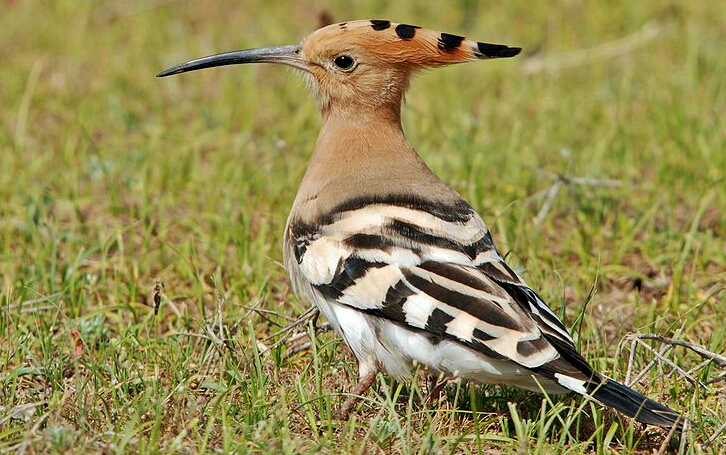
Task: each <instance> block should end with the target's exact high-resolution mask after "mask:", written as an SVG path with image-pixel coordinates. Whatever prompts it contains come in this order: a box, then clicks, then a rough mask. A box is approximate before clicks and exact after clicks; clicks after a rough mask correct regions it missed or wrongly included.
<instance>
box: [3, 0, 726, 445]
mask: <svg viewBox="0 0 726 455" xmlns="http://www.w3.org/2000/svg"><path fill="white" fill-rule="evenodd" d="M0 9H2V13H0V55H1V56H2V59H1V61H2V64H0V277H1V280H0V291H1V292H0V303H1V304H2V305H0V384H1V386H0V451H12V450H19V449H22V450H29V451H31V452H33V451H39V452H41V451H45V450H55V451H64V450H76V451H97V450H98V451H102V450H106V449H108V450H112V451H113V450H115V451H125V450H133V451H142V452H143V451H146V450H151V448H153V447H157V448H159V447H161V450H162V451H169V452H174V451H179V450H184V451H199V452H204V451H205V450H221V451H228V450H238V449H239V448H245V450H247V449H250V450H253V449H254V450H258V451H263V452H264V451H276V448H282V447H287V448H290V447H292V448H293V449H294V450H295V451H306V450H311V451H313V448H314V447H318V448H321V447H322V448H325V447H327V446H326V444H333V443H337V442H336V441H340V440H341V438H343V436H344V435H345V434H348V433H345V432H343V433H342V435H343V436H341V433H335V432H333V433H332V434H331V433H329V432H325V431H323V430H321V429H320V428H318V427H316V426H315V424H313V423H310V421H309V419H308V418H307V417H305V416H306V415H307V414H305V413H304V412H302V411H301V413H302V415H303V417H299V416H298V417H295V416H292V417H291V416H290V415H289V413H290V411H289V410H288V409H287V407H286V406H287V405H286V403H292V402H304V400H303V399H304V398H305V396H306V395H305V393H313V392H312V391H317V393H318V394H324V393H328V394H333V393H335V392H339V391H341V390H347V387H348V385H349V384H350V381H352V380H353V378H354V372H355V365H354V363H352V358H351V357H350V356H349V355H348V354H347V352H346V351H345V349H344V348H343V347H342V345H336V342H335V340H336V338H335V337H334V336H332V335H331V334H323V335H321V337H322V339H323V341H324V343H323V342H322V341H321V343H323V345H322V346H321V347H320V352H319V355H320V359H323V360H320V362H322V363H321V364H320V365H319V368H318V369H316V370H314V371H313V370H310V369H309V368H312V367H311V366H310V365H312V364H311V363H310V356H309V354H306V353H302V354H300V355H299V356H297V357H295V356H287V354H286V352H287V351H286V350H287V349H288V348H289V346H286V345H285V344H281V345H279V346H277V345H276V343H277V342H278V341H280V340H282V335H278V334H277V332H278V331H279V329H280V328H281V327H284V326H286V325H287V324H289V323H290V321H291V320H292V319H294V318H296V317H297V316H299V315H300V314H302V313H303V312H304V311H305V309H307V307H308V305H307V303H306V302H300V301H298V300H297V299H295V298H294V297H293V296H292V294H291V290H290V287H289V283H288V280H287V277H286V274H285V272H284V270H283V268H282V266H281V265H280V261H281V260H282V253H281V242H282V235H283V227H284V223H285V219H286V216H287V212H288V210H289V208H290V205H291V204H292V200H293V198H294V195H295V192H296V189H297V185H298V184H299V181H300V179H301V178H302V174H303V172H304V170H305V165H306V161H307V159H308V157H309V155H310V153H311V151H312V148H313V146H314V144H315V140H316V137H317V133H318V130H319V128H320V118H319V115H318V112H317V107H316V105H315V102H314V100H312V99H311V97H310V96H309V94H308V93H307V89H306V87H305V86H304V84H303V82H302V79H301V78H300V77H299V76H298V75H296V74H294V72H293V71H291V70H288V69H282V68H280V67H272V66H265V65H258V66H244V67H242V66H239V67H226V68H222V69H212V70H205V71H201V72H195V73H190V74H184V75H181V76H175V77H171V78H165V79H157V78H156V77H155V75H156V74H157V73H158V72H159V71H161V70H163V69H165V68H167V67H169V66H171V65H173V64H176V63H179V62H182V61H186V60H189V59H191V58H195V57H199V56H204V55H208V54H212V53H217V52H223V51H228V50H235V49H244V48H249V47H259V46H268V45H281V44H294V43H297V42H299V41H300V39H301V38H302V37H304V36H305V35H306V34H307V33H309V32H311V31H312V30H314V29H316V28H318V27H319V26H321V25H325V24H327V23H329V22H331V21H335V22H339V21H345V20H352V19H390V20H392V21H396V22H405V23H410V24H416V25H420V26H423V27H426V28H431V29H434V30H440V31H444V32H448V33H453V34H460V35H466V36H467V37H470V38H472V39H476V40H479V41H486V42H492V43H502V44H507V45H511V46H521V47H522V48H523V53H522V54H521V55H520V56H519V57H517V58H514V59H507V60H492V61H485V62H477V63H471V64H467V65H459V66H456V67H450V68H444V69H437V70H434V71H430V72H427V73H424V74H422V75H420V76H418V77H417V78H416V79H415V80H414V82H413V84H412V88H411V90H410V92H409V94H408V96H407V98H406V103H405V106H404V108H403V118H404V129H405V130H406V132H407V135H408V137H409V140H410V141H411V142H412V143H413V144H414V146H415V147H416V148H417V150H419V152H420V153H421V154H422V156H423V157H424V159H425V160H426V161H427V163H429V165H430V166H431V167H432V168H433V169H434V170H435V171H436V172H437V173H438V174H439V175H440V176H442V178H443V179H444V180H446V181H447V182H449V183H450V184H451V185H452V186H454V187H455V188H456V189H457V190H458V191H460V192H461V193H462V195H464V197H466V198H467V199H468V200H469V201H470V202H471V203H472V205H473V206H474V207H475V208H476V209H477V210H478V211H479V212H480V213H481V215H482V217H483V218H484V219H485V220H486V222H487V223H488V224H489V226H490V228H491V229H492V231H493V234H494V237H495V239H496V241H497V243H498V245H499V248H500V250H501V251H502V252H503V253H505V252H508V253H509V257H508V260H509V261H510V262H512V263H513V264H515V265H516V266H517V267H518V269H519V270H522V271H523V272H524V273H525V274H526V276H527V279H528V281H529V282H530V283H531V284H532V285H534V287H535V288H537V289H539V290H540V291H541V294H542V295H543V296H544V297H545V298H546V299H547V300H548V301H549V302H550V303H551V306H552V307H553V309H555V310H556V311H557V312H558V313H559V314H562V315H563V317H564V318H565V320H566V321H568V323H572V322H573V321H576V322H578V323H579V325H578V326H577V334H576V336H577V337H578V340H580V343H581V348H582V349H583V351H585V352H586V353H587V355H588V358H589V360H591V361H592V362H593V363H594V364H595V365H596V366H598V367H600V368H602V369H603V370H605V371H606V372H609V373H610V374H613V375H616V372H617V371H621V372H622V371H623V370H624V369H625V366H624V365H625V364H624V362H627V359H624V358H622V357H617V356H616V355H617V349H616V348H617V345H618V343H619V342H620V341H621V340H622V337H623V336H625V335H626V334H627V333H628V332H656V333H664V334H670V335H673V336H677V337H681V338H685V339H688V340H691V341H693V342H694V343H697V344H701V345H704V346H705V347H706V348H708V349H710V350H712V351H713V352H723V350H724V337H725V336H726V329H725V328H724V324H723V321H724V318H725V317H726V310H725V309H724V307H725V305H724V304H723V298H724V295H725V294H726V292H725V289H726V288H725V285H724V276H726V246H725V242H724V239H725V237H726V217H725V216H724V210H725V209H726V181H725V180H724V179H725V178H726V120H724V118H725V116H724V112H725V111H726V109H725V108H726V85H725V82H726V52H724V43H725V42H726V2H719V1H685V0H683V1H681V0H671V1H662V2H629V1H609V2H604V1H598V2H595V1H590V2H585V1H574V0H562V1H555V2H543V3H539V2H529V1H509V2H478V1H471V0H460V1H452V2H383V1H356V2H343V1H328V2H325V1H300V2H285V3H283V2H270V1H257V0H243V1H226V0H225V1H196V2H193V1H174V0H157V1H116V2H111V1H67V0H60V1H39V0H23V1H20V0H2V1H1V2H0ZM583 315H584V316H583ZM215 337H216V338H215ZM220 340H222V341H220ZM220 343H221V344H220ZM336 346H337V348H336ZM270 347H274V348H273V349H271V351H270V352H271V354H270V353H268V354H267V355H271V356H272V358H273V360H274V361H271V363H269V364H268V363H266V361H262V360H260V359H262V357H261V355H262V354H259V351H265V350H266V349H268V348H270ZM316 352H318V351H316ZM316 355H318V354H316ZM614 356H616V357H615V360H614V361H613V360H612V358H613V357H614ZM315 358H316V359H318V357H315ZM684 358H685V357H684ZM608 359H610V360H608ZM268 360H269V358H268ZM317 361H318V360H316V362H317ZM255 362H257V363H255ZM694 362H695V361H694ZM255 365H257V366H255ZM694 365H695V363H694ZM316 368H317V367H316ZM704 374H706V375H708V374H710V373H704ZM326 375H327V377H326ZM251 384H256V385H255V386H254V387H253V386H252V385H251ZM658 384H660V383H658ZM720 384H721V386H722V385H723V383H720ZM648 385H649V386H653V387H654V388H652V389H647V390H651V391H653V393H655V394H657V393H659V391H660V392H664V391H665V392H664V393H665V396H666V397H670V399H672V400H673V401H672V403H681V404H682V406H684V407H685V406H687V403H689V402H690V403H692V406H696V405H695V403H696V402H697V401H698V400H696V399H695V398H694V399H690V398H689V399H688V400H685V401H683V400H684V399H683V396H684V395H683V394H684V393H687V392H686V391H684V390H686V389H683V388H679V386H678V385H674V384H670V385H668V386H663V385H662V384H660V386H658V385H653V384H646V386H648ZM716 385H718V383H717V384H716ZM306 391H307V392H306ZM679 394H680V395H679ZM687 396H689V397H691V395H687ZM694 396H695V395H694ZM270 397H275V399H274V400H273V399H272V398H270ZM678 397H680V398H678ZM700 397H701V398H700V399H701V400H702V401H701V402H700V403H701V404H700V406H698V407H699V409H701V411H700V412H702V413H703V415H702V416H701V417H702V418H701V420H702V421H704V422H705V425H706V428H712V429H715V428H717V427H718V425H717V422H719V421H721V422H722V421H723V418H724V411H723V400H724V396H723V392H720V394H719V393H716V394H712V395H708V394H706V395H700ZM707 397H710V398H707ZM338 399H339V398H338V397H337V396H332V397H327V398H326V400H324V401H325V403H328V404H329V405H331V406H332V405H335V403H337V401H336V400H338ZM220 400H221V401H220ZM668 400H669V398H665V401H668ZM311 401H312V399H311ZM535 401H536V400H535ZM222 403H223V404H222ZM313 405H314V406H323V405H320V404H319V402H317V401H316V402H314V404H313ZM370 406H371V409H367V410H364V411H362V412H363V417H361V419H363V420H365V418H366V416H367V414H366V412H369V413H370V414H371V416H374V415H376V412H378V411H377V409H378V408H379V407H380V405H377V404H376V403H374V404H372V405H370ZM492 406H493V408H492V409H494V410H496V411H502V412H506V407H504V409H503V410H502V409H499V408H497V407H496V406H495V405H492ZM535 406H537V404H536V403H535ZM316 409H317V408H316ZM306 412H307V411H306ZM318 412H323V411H320V410H318ZM323 414H324V413H323ZM310 415H312V414H310ZM535 415H536V413H535ZM220 416H221V417H220ZM308 417H309V416H308ZM389 417H390V416H389ZM390 418H391V419H393V420H395V419H394V418H393V417H390ZM428 418H429V417H427V418H425V419H423V420H421V421H416V422H408V423H407V424H409V425H413V427H414V431H413V432H414V433H416V432H417V431H422V432H426V431H429V429H430V428H433V429H434V430H431V434H438V435H441V434H442V430H441V428H440V426H439V425H440V422H439V421H438V420H436V419H437V418H439V417H435V416H434V417H431V418H430V419H433V420H426V419H428ZM441 418H442V419H443V418H444V417H441ZM220 419H221V420H220ZM225 419H227V420H225ZM313 420H314V419H313ZM260 421H265V422H273V423H269V426H268V427H266V428H267V429H262V427H259V426H255V425H257V424H258V423H259V422H260ZM422 422H423V423H422ZM492 422H494V423H492V425H493V426H492V427H491V431H492V432H494V433H495V434H499V438H500V439H497V441H499V442H498V444H502V445H503V446H504V447H508V446H507V444H509V442H506V441H510V440H511V441H514V442H511V443H512V444H513V445H512V447H515V448H516V447H519V446H518V445H517V444H518V443H516V441H517V438H518V437H519V436H518V435H517V434H515V433H514V432H512V434H509V433H507V431H508V430H507V429H506V428H507V427H506V425H503V424H501V422H500V421H499V420H496V419H494V420H492ZM709 422H710V423H709ZM470 424H471V422H469V421H467V422H466V423H464V424H461V426H459V427H458V429H455V430H457V431H461V432H466V431H467V429H469V425H470ZM416 425H419V426H418V427H416ZM421 425H423V426H424V428H423V430H422V427H421ZM709 425H711V426H710V427H709ZM341 431H342V430H341ZM381 431H383V430H381ZM386 431H388V430H386ZM447 431H449V430H447ZM451 431H453V430H451ZM512 431H513V430H512ZM350 432H351V433H350V434H356V435H357V434H358V433H360V432H363V434H365V431H364V430H362V429H361V428H358V427H355V426H353V427H351V429H350ZM393 434H394V436H393V437H392V439H390V440H389V439H386V441H389V442H388V443H387V444H389V443H390V444H389V446H387V447H392V449H391V450H392V451H393V452H397V451H399V452H403V453H405V452H406V450H413V451H416V450H418V449H412V448H411V447H414V448H415V447H423V446H421V444H424V443H423V442H422V441H419V440H416V441H411V440H406V439H405V437H410V432H403V433H401V435H404V436H401V435H399V433H395V431H394V433H393ZM405 435H408V436H405ZM432 437H433V436H432ZM265 438H266V442H265V443H264V444H263V443H260V442H259V441H260V440H261V439H265ZM507 438H509V439H507ZM369 439H370V438H369ZM372 440H373V441H374V442H375V441H377V439H376V437H373V438H372ZM452 440H453V439H452ZM250 441H257V442H250ZM310 441H313V442H310ZM390 441H394V442H390ZM433 441H434V442H433V443H432V444H433V446H432V447H438V448H443V447H446V448H447V450H448V449H451V446H450V445H447V444H453V443H452V442H451V441H449V440H448V439H446V438H445V437H442V439H434V440H433ZM502 441H504V442H502ZM570 442H571V443H572V444H576V443H577V442H576V441H570ZM260 444H261V445H260ZM265 444H271V445H269V446H268V445H265ZM275 444H279V446H278V445H275ZM316 444H317V445H316ZM417 444H418V445H417ZM588 444H589V443H588ZM104 448H105V449H104ZM109 448H111V449H109ZM589 448H591V446H589V445H587V444H585V445H583V449H582V450H584V451H587V450H589ZM293 449H291V450H293ZM452 450H453V451H456V450H458V449H457V448H456V446H454V448H453V449H452ZM152 451H153V450H152Z"/></svg>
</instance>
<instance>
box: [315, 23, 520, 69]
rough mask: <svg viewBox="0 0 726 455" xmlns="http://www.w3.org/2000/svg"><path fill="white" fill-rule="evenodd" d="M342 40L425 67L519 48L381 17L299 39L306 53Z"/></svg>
mask: <svg viewBox="0 0 726 455" xmlns="http://www.w3.org/2000/svg"><path fill="white" fill-rule="evenodd" d="M341 42H344V43H346V44H347V45H348V46H350V47H351V48H353V47H360V48H362V49H363V50H365V52H366V53H368V54H372V55H375V56H376V57H377V58H378V59H380V60H381V61H382V62H387V63H394V64H401V63H403V64H409V65H411V66H413V67H418V68H426V67H436V66H442V65H449V64H453V63H463V62H468V61H472V60H481V59H488V58H502V57H513V56H515V55H517V54H519V52H520V51H521V48H519V47H509V46H505V45H502V44H490V43H483V42H479V41H473V40H467V39H466V38H464V37H463V36H458V35H452V34H449V33H442V32H438V31H435V30H428V29H425V28H421V27H418V26H415V25H407V24H397V23H395V22H390V21H384V20H359V21H351V22H341V23H338V24H333V25H329V26H327V27H323V28H321V29H318V30H316V31H315V32H313V33H311V34H310V35H309V36H308V37H307V38H305V40H304V41H303V49H305V50H306V53H308V52H310V53H311V54H317V55H320V54H324V53H325V51H324V50H325V49H336V48H337V49H339V48H340V47H339V46H340V43H341Z"/></svg>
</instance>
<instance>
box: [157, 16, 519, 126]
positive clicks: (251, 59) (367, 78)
mask: <svg viewBox="0 0 726 455" xmlns="http://www.w3.org/2000/svg"><path fill="white" fill-rule="evenodd" d="M520 50H521V49H520V48H518V47H509V46H504V45H501V44H489V43H483V42H478V41H471V40H467V39H466V38H464V37H462V36H458V35H451V34H448V33H441V32H437V31H433V30H428V29H424V28H421V27H416V26H413V25H406V24H397V23H393V22H389V21H383V20H370V21H369V20H361V21H351V22H341V23H338V24H333V25H329V26H327V27H323V28H321V29H318V30H316V31H314V32H313V33H311V34H310V35H308V36H307V37H305V38H304V39H303V40H302V42H301V43H300V44H299V45H289V46H277V47H264V48H257V49H249V50H242V51H233V52H225V53H222V54H216V55H211V56H208V57H202V58H199V59H196V60H191V61H189V62H186V63H182V64H180V65H177V66H174V67H171V68H169V69H167V70H164V71H162V72H161V73H159V76H160V77H163V76H170V75H173V74H179V73H183V72H186V71H193V70H198V69H202V68H211V67H215V66H223V65H235V64H242V63H279V64H283V65H288V66H292V67H294V68H297V69H299V70H302V71H303V73H304V74H305V75H306V76H307V79H308V80H309V82H310V85H311V87H312V89H313V92H314V93H315V95H316V97H317V99H318V101H319V103H320V106H321V110H322V112H323V115H324V116H325V117H328V116H331V115H332V116H342V117H349V116H353V117H355V118H357V119H363V118H365V116H366V115H368V114H370V115H375V116H377V117H380V116H382V115H391V116H394V117H395V118H396V119H397V118H398V115H399V112H400V104H401V99H402V97H403V94H404V92H405V91H406V88H407V87H408V82H409V80H410V78H411V75H412V74H413V73H415V72H416V71H418V70H422V69H426V68H434V67H438V66H443V65H450V64H453V63H463V62H468V61H471V60H482V59H488V58H501V57H513V56H515V55H517V54H519V52H520Z"/></svg>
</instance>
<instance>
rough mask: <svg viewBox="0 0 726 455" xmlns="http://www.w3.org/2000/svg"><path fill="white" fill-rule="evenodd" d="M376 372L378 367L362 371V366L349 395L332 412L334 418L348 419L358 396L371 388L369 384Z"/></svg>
mask: <svg viewBox="0 0 726 455" xmlns="http://www.w3.org/2000/svg"><path fill="white" fill-rule="evenodd" d="M376 374H378V369H376V368H373V369H367V370H366V371H363V368H361V372H360V374H359V376H358V384H356V386H355V387H353V390H351V391H350V396H349V397H348V398H347V399H346V400H345V403H343V406H342V407H341V408H340V409H339V410H338V411H337V412H335V414H334V418H335V419H336V420H348V417H350V411H352V410H353V407H354V406H355V404H356V403H357V402H358V398H360V396H361V395H363V394H364V393H366V391H367V390H368V389H370V388H371V385H373V381H375V380H376Z"/></svg>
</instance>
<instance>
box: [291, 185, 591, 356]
mask: <svg viewBox="0 0 726 455" xmlns="http://www.w3.org/2000/svg"><path fill="white" fill-rule="evenodd" d="M288 234H289V242H292V243H293V251H294V255H295V259H296V261H297V264H298V268H299V272H300V273H301V274H302V275H303V276H304V278H305V280H307V281H308V282H309V283H310V284H311V285H312V286H313V288H314V289H316V290H317V291H318V292H319V293H320V294H322V296H324V298H325V299H327V300H329V301H334V302H337V303H339V304H342V305H347V306H349V307H351V308H355V309H356V310H359V311H361V312H365V313H367V314H370V315H375V316H379V317H382V318H385V319H388V320H390V321H392V322H394V323H397V324H401V325H404V326H406V327H409V328H411V329H412V330H423V331H426V332H428V333H430V334H431V335H434V336H437V337H443V338H448V339H452V340H456V341H458V342H461V343H462V344H464V345H467V346H469V347H472V348H474V349H476V350H478V351H480V352H482V353H483V354H486V355H489V356H492V357H496V358H504V359H510V360H512V361H514V362H516V363H518V364H520V365H522V366H524V367H526V368H529V369H536V368H538V367H541V366H543V365H545V364H547V363H549V362H553V361H556V360H557V359H558V358H559V357H560V350H561V349H559V348H560V347H561V348H565V349H567V350H571V351H573V352H574V351H575V349H574V345H573V343H572V339H571V338H570V335H569V334H568V332H567V330H566V329H565V327H564V326H563V325H562V323H561V322H560V321H559V320H558V319H557V317H556V316H555V315H554V314H553V313H552V311H551V310H550V309H549V308H548V307H547V305H545V304H544V302H543V301H542V300H541V299H540V298H539V297H538V296H537V294H536V293H535V292H534V291H532V290H531V289H530V288H529V287H527V286H526V285H525V284H524V282H523V281H522V280H521V278H520V277H519V276H518V275H517V274H516V273H515V272H514V271H512V269H511V268H509V266H507V264H506V263H505V262H504V261H503V259H502V258H501V256H500V255H499V253H498V252H497V250H496V248H495V247H494V245H493V243H492V239H491V236H490V234H489V231H488V230H487V228H486V226H485V224H484V222H483V221H482V220H481V218H480V217H479V216H478V215H477V214H476V213H475V212H474V211H473V209H471V207H470V206H469V205H468V204H466V203H465V202H464V201H461V203H460V204H458V205H456V206H454V207H442V206H440V205H435V204H431V203H427V202H425V201H422V200H418V199H415V198H412V197H389V198H386V199H382V200H370V199H369V200H364V199H359V200H354V201H351V202H348V203H346V204H343V205H341V206H340V207H337V208H336V210H333V211H332V212H330V213H329V214H328V215H326V217H325V218H323V219H321V220H318V221H317V222H316V223H315V224H312V225H306V224H302V223H299V222H295V221H294V220H292V223H291V225H290V231H289V233H288ZM583 362H584V361H583ZM556 363H559V362H556ZM588 370H589V368H588Z"/></svg>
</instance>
